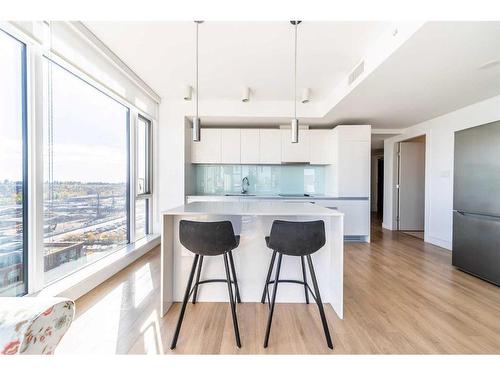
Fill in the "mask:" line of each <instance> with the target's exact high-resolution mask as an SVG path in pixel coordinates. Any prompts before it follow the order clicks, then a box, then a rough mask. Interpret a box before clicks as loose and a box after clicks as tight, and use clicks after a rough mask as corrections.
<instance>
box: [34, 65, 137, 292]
mask: <svg viewBox="0 0 500 375" xmlns="http://www.w3.org/2000/svg"><path fill="white" fill-rule="evenodd" d="M44 63H45V74H47V77H48V82H49V85H48V87H47V93H46V101H45V102H46V110H47V116H46V117H47V120H46V121H45V128H44V189H43V195H44V202H43V216H44V218H43V219H44V271H45V283H46V284H47V283H50V282H52V281H54V280H57V279H59V278H61V277H63V276H66V275H67V274H69V273H71V272H73V271H75V270H77V269H79V268H81V267H83V266H85V265H87V264H89V263H92V262H95V261H97V260H99V259H101V258H102V257H104V256H106V255H108V254H110V253H111V252H113V251H115V250H117V249H119V248H120V247H123V246H124V245H125V244H127V243H128V242H129V229H128V228H129V220H130V217H129V216H130V215H129V210H128V207H129V204H128V202H129V199H128V196H129V195H128V194H129V109H128V108H127V107H125V106H124V105H122V104H120V103H119V102H117V101H115V100H114V99H112V98H111V97H109V96H108V95H106V94H104V93H103V92H102V91H100V90H98V89H97V88H96V87H94V86H92V85H90V84H89V83H87V82H85V81H84V80H82V79H81V78H79V77H78V76H76V75H74V74H73V73H71V72H69V71H68V70H66V69H64V68H63V67H61V66H59V65H57V64H56V63H54V62H52V61H50V60H48V59H45V62H44Z"/></svg>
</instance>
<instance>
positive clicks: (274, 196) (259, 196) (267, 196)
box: [187, 194, 369, 201]
mask: <svg viewBox="0 0 500 375" xmlns="http://www.w3.org/2000/svg"><path fill="white" fill-rule="evenodd" d="M187 197H188V198H203V197H204V198H207V197H209V198H246V199H252V198H253V199H287V200H294V199H302V200H308V199H319V200H323V199H324V200H328V199H330V200H360V201H365V200H368V199H369V198H368V197H335V196H331V195H311V196H309V197H306V196H281V195H277V194H253V195H252V194H249V195H244V194H241V195H240V194H234V195H225V194H192V195H188V196H187Z"/></svg>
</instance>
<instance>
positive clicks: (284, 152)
mask: <svg viewBox="0 0 500 375" xmlns="http://www.w3.org/2000/svg"><path fill="white" fill-rule="evenodd" d="M280 131H281V160H282V162H284V163H308V162H309V161H310V155H309V153H310V149H309V145H310V143H309V133H310V132H311V131H314V130H308V129H299V142H298V143H292V134H291V130H290V129H280Z"/></svg>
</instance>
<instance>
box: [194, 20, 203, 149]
mask: <svg viewBox="0 0 500 375" xmlns="http://www.w3.org/2000/svg"><path fill="white" fill-rule="evenodd" d="M194 22H195V23H196V88H195V94H196V115H195V117H194V118H193V142H199V141H200V140H201V129H200V125H201V123H200V118H199V116H198V98H199V96H200V95H199V92H200V91H199V88H198V27H199V26H200V23H203V21H194Z"/></svg>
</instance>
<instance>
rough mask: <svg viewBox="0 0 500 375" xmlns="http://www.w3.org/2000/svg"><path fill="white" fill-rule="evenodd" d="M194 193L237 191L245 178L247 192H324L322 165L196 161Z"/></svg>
mask: <svg viewBox="0 0 500 375" xmlns="http://www.w3.org/2000/svg"><path fill="white" fill-rule="evenodd" d="M195 168H196V194H200V195H203V194H216V195H217V194H227V193H240V192H241V180H242V179H243V177H248V180H249V181H250V188H249V189H248V192H249V193H250V194H279V193H283V194H295V193H299V194H302V193H307V194H324V193H325V167H324V166H317V165H229V164H224V165H221V164H198V165H196V166H195Z"/></svg>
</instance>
